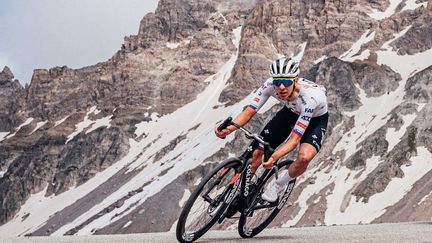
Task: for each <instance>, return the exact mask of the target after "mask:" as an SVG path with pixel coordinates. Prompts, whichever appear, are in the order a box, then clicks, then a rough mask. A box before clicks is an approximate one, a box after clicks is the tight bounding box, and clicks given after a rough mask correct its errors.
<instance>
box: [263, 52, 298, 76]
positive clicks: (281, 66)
mask: <svg viewBox="0 0 432 243" xmlns="http://www.w3.org/2000/svg"><path fill="white" fill-rule="evenodd" d="M299 73H300V67H299V64H298V62H295V61H293V60H292V59H291V58H286V57H281V58H278V59H276V60H274V61H273V63H272V64H271V65H270V76H271V77H272V78H280V77H289V78H296V77H298V75H299Z"/></svg>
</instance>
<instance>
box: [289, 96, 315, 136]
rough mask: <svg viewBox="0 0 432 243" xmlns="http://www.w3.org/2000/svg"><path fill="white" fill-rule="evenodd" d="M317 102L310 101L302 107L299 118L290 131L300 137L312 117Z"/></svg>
mask: <svg viewBox="0 0 432 243" xmlns="http://www.w3.org/2000/svg"><path fill="white" fill-rule="evenodd" d="M316 106H317V104H316V102H312V103H310V104H308V105H306V106H304V107H303V109H302V111H301V113H300V116H299V118H298V119H297V122H296V124H295V126H294V128H293V130H292V133H294V134H296V135H298V136H300V137H302V136H303V134H304V133H305V131H306V128H307V127H308V126H309V123H310V121H311V119H312V115H313V113H314V111H315V108H316Z"/></svg>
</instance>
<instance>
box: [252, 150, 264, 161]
mask: <svg viewBox="0 0 432 243" xmlns="http://www.w3.org/2000/svg"><path fill="white" fill-rule="evenodd" d="M263 154H264V151H262V150H260V149H256V150H255V151H254V152H253V154H252V157H253V158H254V159H257V158H259V159H261V157H262V156H263Z"/></svg>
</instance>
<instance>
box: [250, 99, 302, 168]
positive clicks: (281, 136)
mask: <svg viewBox="0 0 432 243" xmlns="http://www.w3.org/2000/svg"><path fill="white" fill-rule="evenodd" d="M297 119H298V115H297V114H295V113H293V112H292V111H291V110H289V109H288V108H287V107H286V106H284V107H283V108H282V109H280V110H279V111H278V112H277V113H276V115H275V116H274V117H273V118H272V119H271V120H270V121H269V122H268V123H267V125H265V127H264V129H263V130H262V131H261V133H260V135H261V136H262V137H263V138H264V141H267V142H268V143H270V146H271V147H272V148H273V149H276V148H277V147H278V146H279V145H280V144H281V143H282V142H283V141H285V139H286V138H287V137H288V136H289V134H290V133H291V130H292V128H293V127H294V125H295V122H296V121H297ZM263 154H264V151H263V150H262V149H256V150H255V151H254V152H253V155H252V168H251V169H252V173H255V171H256V170H257V169H258V167H259V166H260V165H261V163H262V159H263Z"/></svg>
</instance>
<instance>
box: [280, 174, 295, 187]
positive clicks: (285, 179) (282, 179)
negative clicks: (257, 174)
mask: <svg viewBox="0 0 432 243" xmlns="http://www.w3.org/2000/svg"><path fill="white" fill-rule="evenodd" d="M292 180H294V178H292V177H291V176H290V175H289V173H288V171H287V172H286V173H285V175H283V176H279V178H278V179H277V180H276V184H277V185H278V186H284V185H286V184H288V182H290V181H292Z"/></svg>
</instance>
